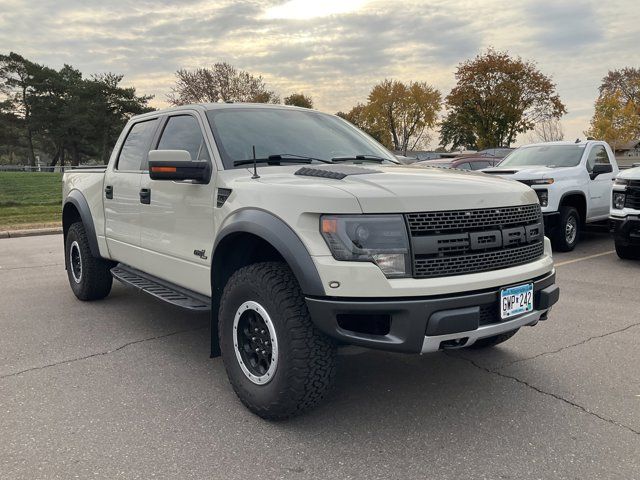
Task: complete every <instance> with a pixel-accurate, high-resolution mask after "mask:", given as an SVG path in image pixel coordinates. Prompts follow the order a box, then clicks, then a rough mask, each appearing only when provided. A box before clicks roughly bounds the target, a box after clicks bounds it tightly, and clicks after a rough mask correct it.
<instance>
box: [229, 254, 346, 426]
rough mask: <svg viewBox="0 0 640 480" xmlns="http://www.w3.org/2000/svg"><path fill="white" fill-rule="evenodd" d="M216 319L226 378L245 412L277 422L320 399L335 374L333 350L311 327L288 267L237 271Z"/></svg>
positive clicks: (264, 265)
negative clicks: (244, 407)
mask: <svg viewBox="0 0 640 480" xmlns="http://www.w3.org/2000/svg"><path fill="white" fill-rule="evenodd" d="M218 318H219V328H218V335H219V340H220V347H221V350H222V360H223V362H224V366H225V369H226V371H227V376H228V377H229V381H230V382H231V385H232V387H233V389H234V391H235V392H236V394H237V395H238V397H239V398H240V400H241V401H242V403H243V404H244V405H245V406H246V407H247V408H248V409H249V410H251V411H252V412H253V413H255V414H256V415H258V416H260V417H262V418H265V419H271V420H279V419H284V418H288V417H291V416H294V415H297V414H299V413H302V412H304V411H305V410H308V409H310V408H312V407H314V406H315V405H317V404H318V403H319V402H320V401H321V400H322V399H323V397H324V396H325V394H326V392H327V391H328V389H329V387H330V386H331V384H332V380H333V377H334V373H335V354H336V351H335V345H334V342H333V341H331V339H329V338H328V337H326V336H325V335H324V334H322V333H321V332H319V331H318V330H317V329H316V327H315V325H314V324H313V323H312V321H311V318H310V315H309V312H308V310H307V305H306V303H305V301H304V296H303V295H302V292H301V291H300V287H299V286H298V282H297V280H296V278H295V277H294V275H293V273H292V272H291V270H290V269H289V267H288V266H287V265H285V264H283V263H278V262H264V263H256V264H253V265H249V266H246V267H243V268H241V269H239V270H238V271H236V272H235V273H234V274H233V275H232V276H231V278H230V279H229V281H228V283H227V285H226V286H225V288H224V292H223V294H222V299H221V301H220V313H219V315H218Z"/></svg>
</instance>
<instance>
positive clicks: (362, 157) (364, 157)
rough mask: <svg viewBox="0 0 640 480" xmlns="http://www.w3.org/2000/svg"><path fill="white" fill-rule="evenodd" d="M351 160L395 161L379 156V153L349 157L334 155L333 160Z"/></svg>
mask: <svg viewBox="0 0 640 480" xmlns="http://www.w3.org/2000/svg"><path fill="white" fill-rule="evenodd" d="M350 160H359V161H361V162H362V161H365V162H373V163H382V162H391V163H395V162H393V161H392V160H389V159H388V158H384V157H379V156H378V155H351V156H347V157H333V158H332V159H331V161H333V162H348V161H350Z"/></svg>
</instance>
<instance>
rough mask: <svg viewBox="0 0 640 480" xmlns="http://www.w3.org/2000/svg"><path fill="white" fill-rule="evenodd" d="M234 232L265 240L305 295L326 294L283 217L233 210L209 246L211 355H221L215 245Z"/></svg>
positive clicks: (305, 252) (307, 255)
mask: <svg viewBox="0 0 640 480" xmlns="http://www.w3.org/2000/svg"><path fill="white" fill-rule="evenodd" d="M235 233H250V234H252V235H255V236H257V237H259V238H261V239H262V240H264V241H266V242H268V243H270V244H271V246H273V248H275V249H276V250H277V251H278V253H280V255H281V256H282V258H284V260H285V261H286V262H287V264H288V265H289V268H291V271H292V272H293V274H294V275H295V277H296V279H297V280H298V284H299V285H300V289H301V290H302V293H303V294H305V295H313V296H325V290H324V287H323V286H322V280H321V279H320V274H319V273H318V269H317V268H316V266H315V264H314V263H313V260H312V259H311V255H310V254H309V251H308V250H307V247H305V246H304V244H303V243H302V240H300V237H298V235H297V234H296V233H295V232H294V231H293V229H292V228H291V227H290V226H289V225H287V224H286V223H285V222H284V221H283V220H282V219H280V218H278V217H276V216H275V215H273V214H271V213H268V212H265V211H264V210H259V209H254V208H247V209H243V210H238V211H237V212H234V213H232V214H231V215H230V216H229V217H228V218H227V219H226V222H225V225H224V226H223V227H222V229H221V230H220V231H219V232H218V235H217V236H216V240H215V242H214V244H213V248H212V249H211V255H212V260H211V275H212V284H211V289H212V291H211V357H212V358H213V357H218V356H220V344H219V341H218V309H219V307H220V304H219V302H220V297H221V295H222V291H221V290H222V289H221V287H220V286H218V285H214V284H213V275H214V270H215V268H216V265H215V260H216V258H217V253H218V251H217V248H218V245H219V244H220V242H222V241H223V240H224V239H225V238H228V237H229V235H233V234H235Z"/></svg>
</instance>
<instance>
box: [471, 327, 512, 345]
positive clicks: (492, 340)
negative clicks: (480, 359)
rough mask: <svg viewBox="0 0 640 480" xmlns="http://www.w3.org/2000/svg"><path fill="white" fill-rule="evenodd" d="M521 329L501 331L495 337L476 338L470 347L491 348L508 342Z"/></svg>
mask: <svg viewBox="0 0 640 480" xmlns="http://www.w3.org/2000/svg"><path fill="white" fill-rule="evenodd" d="M518 330H519V329H516V330H512V331H510V332H506V333H501V334H500V335H494V336H493V337H487V338H481V339H480V340H476V341H475V343H474V344H473V345H471V346H470V347H469V348H475V349H480V348H489V347H494V346H496V345H498V344H500V343H502V342H506V341H507V340H509V339H510V338H511V337H513V336H514V335H515V334H516V333H518Z"/></svg>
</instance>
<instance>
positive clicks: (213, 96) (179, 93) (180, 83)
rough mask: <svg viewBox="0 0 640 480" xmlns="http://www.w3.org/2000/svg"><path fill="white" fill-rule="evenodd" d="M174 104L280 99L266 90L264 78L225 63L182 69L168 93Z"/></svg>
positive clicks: (270, 101)
mask: <svg viewBox="0 0 640 480" xmlns="http://www.w3.org/2000/svg"><path fill="white" fill-rule="evenodd" d="M167 100H168V101H169V103H171V104H172V105H186V104H190V103H215V102H218V101H223V102H253V103H278V102H279V101H280V98H279V97H278V95H276V93H275V92H273V91H272V90H269V89H267V86H266V84H265V82H264V80H263V78H262V77H261V76H260V75H258V76H255V75H252V74H250V73H249V72H246V71H244V70H238V69H236V68H235V67H234V66H232V65H230V64H228V63H226V62H222V63H216V64H214V65H213V66H212V67H210V68H196V69H195V70H186V69H180V70H178V71H177V72H176V84H175V85H174V86H173V87H172V88H171V93H169V95H167Z"/></svg>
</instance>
